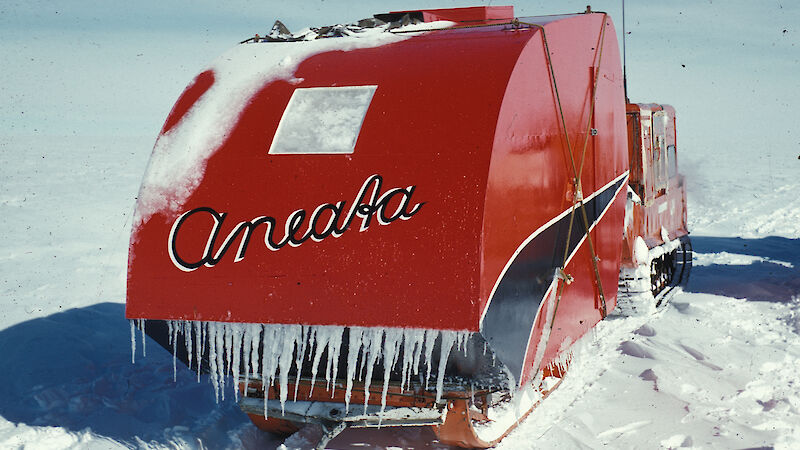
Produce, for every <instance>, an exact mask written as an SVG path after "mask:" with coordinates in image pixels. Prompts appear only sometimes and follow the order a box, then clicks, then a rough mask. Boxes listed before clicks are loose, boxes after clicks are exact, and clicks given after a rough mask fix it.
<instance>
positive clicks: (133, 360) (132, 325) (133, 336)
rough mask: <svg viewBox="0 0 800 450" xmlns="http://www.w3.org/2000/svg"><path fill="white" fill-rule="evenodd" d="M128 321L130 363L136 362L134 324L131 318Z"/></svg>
mask: <svg viewBox="0 0 800 450" xmlns="http://www.w3.org/2000/svg"><path fill="white" fill-rule="evenodd" d="M128 322H130V323H131V364H136V325H135V324H134V323H133V319H130V320H129V321H128Z"/></svg>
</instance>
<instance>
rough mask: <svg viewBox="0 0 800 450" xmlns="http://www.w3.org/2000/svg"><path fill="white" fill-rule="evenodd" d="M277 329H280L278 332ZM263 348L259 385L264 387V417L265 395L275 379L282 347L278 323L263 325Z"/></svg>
mask: <svg viewBox="0 0 800 450" xmlns="http://www.w3.org/2000/svg"><path fill="white" fill-rule="evenodd" d="M279 331H281V332H280V333H279ZM262 342H263V348H264V351H263V353H262V355H261V358H262V359H261V387H262V388H263V389H264V418H267V417H268V416H267V400H268V399H267V397H268V395H267V394H268V392H269V388H270V386H272V382H273V381H274V380H275V371H276V370H277V368H278V357H279V354H280V353H279V351H280V350H281V349H282V348H283V333H282V329H281V328H280V325H264V334H263V341H262Z"/></svg>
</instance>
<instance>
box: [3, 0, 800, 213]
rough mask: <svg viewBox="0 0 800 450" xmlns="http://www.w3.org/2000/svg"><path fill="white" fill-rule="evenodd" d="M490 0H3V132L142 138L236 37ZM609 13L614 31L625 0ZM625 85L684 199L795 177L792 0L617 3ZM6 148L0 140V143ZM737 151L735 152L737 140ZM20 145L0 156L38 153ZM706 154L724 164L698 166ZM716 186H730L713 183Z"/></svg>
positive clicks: (799, 40) (577, 5) (799, 151)
mask: <svg viewBox="0 0 800 450" xmlns="http://www.w3.org/2000/svg"><path fill="white" fill-rule="evenodd" d="M491 3H492V2H486V1H484V2H481V1H473V2H460V1H456V0H441V1H436V2H433V1H424V0H409V1H396V0H391V1H385V2H378V1H361V2H353V1H342V0H312V1H304V2H275V1H262V2H245V1H232V2H225V3H224V4H223V3H221V2H214V1H207V0H200V1H193V2H190V1H188V0H178V1H169V2H156V1H152V0H146V1H141V2H119V1H112V2H102V1H65V0H61V1H49V2H44V1H38V2H37V1H30V2H22V1H19V2H14V1H5V2H2V3H1V4H0V61H3V62H4V64H3V66H4V67H3V70H0V98H3V99H4V101H2V102H0V138H2V137H4V136H6V137H9V138H11V137H19V136H34V137H35V136H40V137H41V136H103V137H118V138H120V139H123V138H137V139H141V141H142V144H140V145H139V146H138V147H137V148H136V149H135V152H136V153H137V155H136V156H137V158H138V159H137V161H146V159H147V157H148V155H149V153H150V151H151V150H152V143H154V142H155V138H156V136H157V134H158V131H159V130H160V128H161V126H162V124H163V123H164V120H165V119H166V117H167V114H168V113H169V111H170V109H171V108H172V105H173V104H174V102H175V100H176V99H177V98H178V96H179V95H180V93H181V92H182V91H183V89H184V87H185V86H186V85H187V84H188V83H189V82H190V81H191V80H192V79H193V78H194V76H195V75H197V74H198V73H200V72H201V71H202V70H204V69H205V68H206V67H207V65H208V64H209V63H210V62H211V61H213V60H214V59H215V58H216V57H218V56H219V55H220V54H222V53H223V52H224V51H226V50H227V49H229V48H230V47H232V46H235V45H237V44H238V42H240V41H241V40H243V39H245V38H247V37H250V36H252V35H254V34H256V33H260V34H265V33H267V32H268V31H269V30H270V28H271V26H272V24H273V23H274V21H275V20H281V21H282V22H283V23H284V24H286V25H287V26H288V27H289V29H292V30H298V29H300V28H303V27H306V26H322V25H330V24H335V23H346V22H353V21H356V20H358V19H361V18H365V17H369V16H371V15H372V14H376V13H381V12H387V11H396V10H414V9H422V8H439V7H444V8H447V7H457V6H480V5H489V4H491ZM586 3H587V1H586V0H580V1H562V2H548V1H544V0H527V1H518V2H514V3H512V2H508V3H503V4H513V5H514V7H515V14H516V15H517V16H530V15H546V14H559V13H569V12H580V11H583V10H584V9H585V8H586ZM592 7H593V9H594V10H595V11H606V12H608V13H609V14H610V15H611V17H612V20H614V22H615V25H616V28H617V34H618V38H620V41H621V37H622V28H623V27H622V25H623V24H622V22H623V20H622V2H621V1H619V0H616V1H602V2H595V3H593V4H592ZM625 13H626V17H625V25H626V30H625V31H626V33H627V34H626V36H627V39H626V45H625V47H626V54H627V58H626V59H627V75H628V78H627V79H628V95H629V98H630V99H631V101H633V102H642V103H651V102H655V103H667V104H671V105H673V106H674V107H675V108H676V110H677V120H678V127H677V130H678V131H677V132H678V149H679V150H678V152H679V161H680V166H681V171H683V172H684V173H686V174H687V175H688V176H689V180H690V184H689V195H690V197H692V199H693V201H704V202H714V201H717V199H715V198H713V197H712V196H716V195H718V194H719V192H718V190H714V186H719V185H720V181H722V180H721V179H720V177H728V176H735V177H739V178H741V183H739V184H737V185H736V186H734V189H737V190H739V192H738V194H746V193H747V192H749V191H751V190H753V186H754V184H757V183H761V182H763V179H760V178H758V177H759V175H758V174H760V173H762V172H763V173H767V174H768V175H769V177H792V176H796V174H797V171H798V169H800V159H798V156H799V155H800V131H798V127H797V126H796V116H797V114H796V111H795V108H794V105H798V104H800V76H798V75H797V74H798V73H800V28H798V24H799V23H800V2H790V1H785V0H769V1H744V0H738V1H726V2H722V1H719V0H716V1H715V0H702V1H700V0H698V1H692V0H674V1H664V2H657V3H656V2H643V1H631V0H629V1H628V2H627V5H626V11H625ZM9 148H10V147H2V146H0V152H9V151H10V150H8V149H9ZM740 149H745V151H739V150H740ZM38 151H39V149H38V148H33V147H32V148H28V149H26V150H23V151H20V150H19V149H17V150H15V152H16V154H13V155H10V154H6V155H2V156H4V158H3V159H4V160H11V161H13V160H14V158H22V157H25V153H31V154H35V153H37V152H38ZM707 164H713V165H715V167H717V168H721V169H724V170H717V171H708V170H705V169H704V167H706V165H707ZM723 194H727V193H723Z"/></svg>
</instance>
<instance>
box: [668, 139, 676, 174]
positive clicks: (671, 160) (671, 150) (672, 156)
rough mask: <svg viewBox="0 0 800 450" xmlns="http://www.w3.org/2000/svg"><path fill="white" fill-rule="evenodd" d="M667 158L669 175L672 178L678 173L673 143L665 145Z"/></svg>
mask: <svg viewBox="0 0 800 450" xmlns="http://www.w3.org/2000/svg"><path fill="white" fill-rule="evenodd" d="M667 160H668V161H669V177H670V178H672V177H674V176H675V175H677V174H678V159H677V155H676V154H675V146H674V145H670V146H668V147H667Z"/></svg>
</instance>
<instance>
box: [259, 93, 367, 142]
mask: <svg viewBox="0 0 800 450" xmlns="http://www.w3.org/2000/svg"><path fill="white" fill-rule="evenodd" d="M376 88H377V86H341V87H316V88H298V89H295V91H294V93H293V94H292V98H291V99H289V104H288V105H287V106H286V110H284V112H283V117H281V121H280V123H279V124H278V130H277V131H276V132H275V138H274V139H273V140H272V145H271V146H270V148H269V153H270V154H273V155H275V154H308V153H313V154H338V153H353V149H354V148H355V146H356V140H357V139H358V134H359V132H360V131H361V124H362V123H363V122H364V116H365V115H366V114H367V109H368V108H369V104H370V102H371V101H372V95H373V94H374V93H375V89H376Z"/></svg>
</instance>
